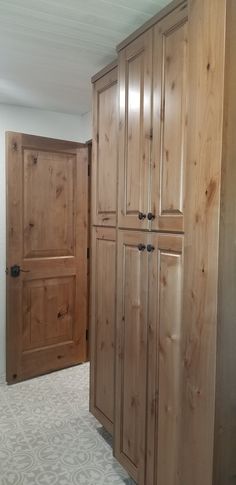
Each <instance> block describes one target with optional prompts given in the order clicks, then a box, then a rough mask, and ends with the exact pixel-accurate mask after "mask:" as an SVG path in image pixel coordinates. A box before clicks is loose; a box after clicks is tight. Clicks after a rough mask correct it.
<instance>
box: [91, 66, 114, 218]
mask: <svg viewBox="0 0 236 485" xmlns="http://www.w3.org/2000/svg"><path fill="white" fill-rule="evenodd" d="M117 76H118V72H117V68H115V69H113V70H112V71H111V72H109V73H108V74H106V75H105V76H103V77H102V78H101V79H99V80H98V81H96V83H95V84H94V88H93V89H94V101H93V106H94V134H93V163H92V184H93V185H92V187H93V188H92V199H93V202H92V207H93V213H92V223H93V224H94V225H102V226H116V219H117V158H118V89H117Z"/></svg>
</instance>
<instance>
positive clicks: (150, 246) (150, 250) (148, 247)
mask: <svg viewBox="0 0 236 485" xmlns="http://www.w3.org/2000/svg"><path fill="white" fill-rule="evenodd" d="M154 249H155V248H154V246H152V245H151V244H148V245H147V251H148V252H149V253H152V251H154Z"/></svg>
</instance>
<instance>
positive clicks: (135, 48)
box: [118, 29, 153, 229]
mask: <svg viewBox="0 0 236 485" xmlns="http://www.w3.org/2000/svg"><path fill="white" fill-rule="evenodd" d="M152 36H153V30H152V29H151V30H150V31H147V32H146V33H144V34H143V35H142V36H140V37H139V38H138V39H136V40H135V41H134V42H132V43H131V44H130V45H128V46H127V47H126V48H125V49H124V50H122V51H121V52H120V54H119V69H120V72H119V74H120V98H119V103H120V124H119V206H118V224H119V227H122V228H130V229H147V228H148V219H147V210H148V192H149V174H150V151H151V85H152Z"/></svg>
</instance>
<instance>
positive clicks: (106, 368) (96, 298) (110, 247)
mask: <svg viewBox="0 0 236 485" xmlns="http://www.w3.org/2000/svg"><path fill="white" fill-rule="evenodd" d="M91 284H92V289H91V302H92V310H91V324H90V331H91V386H90V410H91V412H92V413H93V414H94V416H95V417H97V419H98V420H99V421H100V422H101V423H102V424H103V426H104V427H105V428H106V429H107V430H108V432H109V433H112V432H113V420H114V377H115V376H114V363H115V362H114V361H115V348H114V347H115V346H114V339H115V318H116V315H115V313H116V229H110V228H93V244H92V277H91Z"/></svg>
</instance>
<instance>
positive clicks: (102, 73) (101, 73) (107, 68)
mask: <svg viewBox="0 0 236 485" xmlns="http://www.w3.org/2000/svg"><path fill="white" fill-rule="evenodd" d="M117 66H118V59H115V60H114V61H112V62H110V64H108V65H107V66H105V67H103V69H101V70H100V71H98V72H97V73H96V74H94V76H92V77H91V82H92V83H95V82H96V81H98V79H100V78H101V77H103V76H105V74H108V73H109V72H110V71H112V69H115V68H116V67H117Z"/></svg>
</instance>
